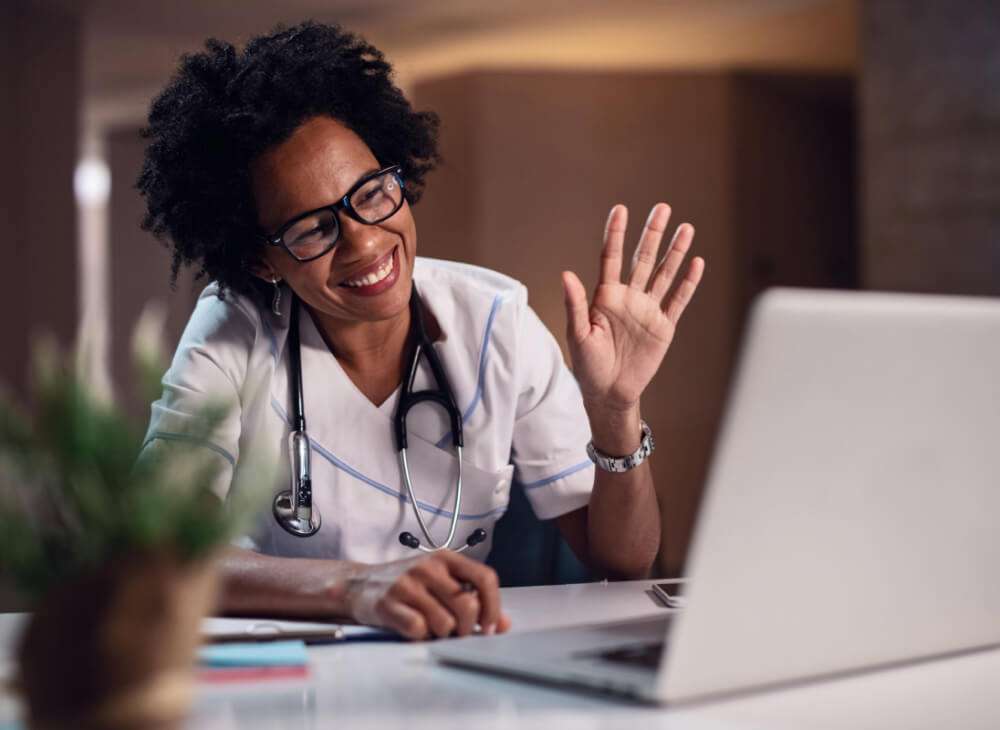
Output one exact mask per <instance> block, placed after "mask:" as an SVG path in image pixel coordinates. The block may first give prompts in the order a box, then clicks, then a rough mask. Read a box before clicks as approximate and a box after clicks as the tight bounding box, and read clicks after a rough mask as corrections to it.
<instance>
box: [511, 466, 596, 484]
mask: <svg viewBox="0 0 1000 730" xmlns="http://www.w3.org/2000/svg"><path fill="white" fill-rule="evenodd" d="M588 466H593V462H591V461H590V459H587V460H586V461H581V462H580V463H579V464H574V465H573V466H571V467H568V468H566V469H563V470H562V471H561V472H559V473H558V474H553V475H552V476H550V477H545V478H544V479H539V480H538V481H535V482H528V483H527V484H525V483H523V482H521V488H522V489H538V488H539V487H544V486H546V485H547V484H552V482H557V481H559V480H560V479H564V478H566V477H568V476H569V475H571V474H576V473H577V472H578V471H583V470H584V469H586V468H587V467H588Z"/></svg>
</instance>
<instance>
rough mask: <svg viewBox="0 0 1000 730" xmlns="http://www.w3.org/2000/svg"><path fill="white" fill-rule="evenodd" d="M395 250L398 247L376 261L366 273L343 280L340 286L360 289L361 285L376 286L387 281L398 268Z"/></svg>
mask: <svg viewBox="0 0 1000 730" xmlns="http://www.w3.org/2000/svg"><path fill="white" fill-rule="evenodd" d="M395 252H396V249H395V248H393V249H392V250H391V251H389V253H387V254H386V255H385V256H383V257H382V259H381V260H380V261H377V262H375V264H373V265H372V267H371V268H369V269H368V271H367V272H366V273H365V274H362V275H360V276H355V277H352V278H350V279H346V280H345V281H343V282H341V284H340V286H346V287H348V288H351V289H360V288H361V287H366V286H374V285H375V284H378V283H379V282H380V281H385V280H386V279H388V278H389V277H390V276H391V275H392V273H393V271H395V269H396V257H395V256H394V255H393V254H394V253H395Z"/></svg>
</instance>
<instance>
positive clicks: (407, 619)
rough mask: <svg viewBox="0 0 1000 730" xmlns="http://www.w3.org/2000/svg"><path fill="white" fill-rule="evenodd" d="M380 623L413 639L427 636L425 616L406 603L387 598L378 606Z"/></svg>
mask: <svg viewBox="0 0 1000 730" xmlns="http://www.w3.org/2000/svg"><path fill="white" fill-rule="evenodd" d="M378 619H379V624H381V625H382V626H385V627H386V628H389V629H392V630H393V631H395V632H396V633H398V634H400V635H401V636H404V637H406V638H407V639H411V640H413V641H420V640H421V639H426V638H427V622H426V621H424V617H423V616H421V615H420V612H419V611H416V610H414V609H412V608H410V607H409V606H407V605H406V604H404V603H400V602H399V601H392V600H386V601H383V602H382V603H381V604H380V605H379V607H378Z"/></svg>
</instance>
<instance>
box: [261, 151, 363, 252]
mask: <svg viewBox="0 0 1000 730" xmlns="http://www.w3.org/2000/svg"><path fill="white" fill-rule="evenodd" d="M381 169H383V168H381V167H370V168H368V169H367V170H365V171H364V172H362V173H361V174H360V175H358V177H357V178H356V179H355V180H354V182H352V183H351V184H350V185H349V186H348V188H347V190H346V191H345V192H344V195H341V196H340V197H339V198H337V199H336V200H333V201H331V202H329V203H326V204H325V205H321V206H318V207H316V208H308V209H307V210H303V211H299V212H298V213H295V214H294V215H291V216H289V217H288V218H285V219H284V220H283V221H282V222H281V223H279V224H278V227H277V228H274V229H272V230H271V231H268V233H267V235H268V236H271V235H273V234H274V232H276V231H279V230H281V229H282V228H283V227H284V226H286V225H288V223H289V222H291V221H294V220H297V219H298V218H301V217H303V216H307V215H309V214H310V213H315V212H316V211H319V210H323V208H327V207H329V206H331V205H336V204H337V203H339V202H340V201H341V200H343V199H344V196H346V195H347V194H348V193H349V192H350V191H351V190H353V189H354V186H355V185H357V184H358V183H359V182H361V181H362V180H364V179H365V178H366V177H368V176H369V175H372V174H374V173H376V172H378V171H379V170H381Z"/></svg>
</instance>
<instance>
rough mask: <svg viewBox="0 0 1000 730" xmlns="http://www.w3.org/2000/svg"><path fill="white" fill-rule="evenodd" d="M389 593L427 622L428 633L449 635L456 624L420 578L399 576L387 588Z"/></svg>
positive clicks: (441, 635) (439, 635)
mask: <svg viewBox="0 0 1000 730" xmlns="http://www.w3.org/2000/svg"><path fill="white" fill-rule="evenodd" d="M389 594H390V597H391V598H392V599H393V600H396V601H399V602H400V603H403V604H405V605H407V606H409V607H410V608H412V609H415V610H416V611H418V612H419V613H420V615H421V616H423V618H424V621H426V622H427V628H428V629H429V630H430V633H431V634H433V635H434V636H437V637H438V638H440V637H443V636H450V635H451V632H452V631H454V630H455V626H457V625H458V621H456V620H455V617H454V616H452V615H451V611H449V610H448V609H447V608H445V607H444V606H443V605H441V602H440V601H438V600H437V599H436V598H435V597H434V596H432V595H431V593H430V591H428V590H427V587H426V586H425V585H424V584H423V583H422V582H421V581H420V580H418V579H416V578H414V577H412V576H409V575H404V576H401V577H400V578H399V580H397V581H396V583H395V584H394V585H393V586H392V588H390V589H389Z"/></svg>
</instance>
